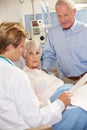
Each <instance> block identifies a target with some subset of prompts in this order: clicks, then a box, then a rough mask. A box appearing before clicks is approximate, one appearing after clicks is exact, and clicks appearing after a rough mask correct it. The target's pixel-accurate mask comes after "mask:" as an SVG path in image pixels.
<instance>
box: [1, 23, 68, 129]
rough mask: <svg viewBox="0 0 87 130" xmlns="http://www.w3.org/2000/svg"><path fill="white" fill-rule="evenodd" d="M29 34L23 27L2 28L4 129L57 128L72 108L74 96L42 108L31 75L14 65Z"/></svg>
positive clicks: (12, 24) (2, 122)
mask: <svg viewBox="0 0 87 130" xmlns="http://www.w3.org/2000/svg"><path fill="white" fill-rule="evenodd" d="M27 36H28V33H27V32H26V30H25V29H24V28H23V26H22V25H21V24H20V23H16V22H3V23H1V24H0V129H1V130H24V129H29V128H32V127H36V126H39V125H42V124H49V125H52V124H55V123H56V122H59V121H60V120H61V118H62V112H63V111H64V109H65V107H66V106H67V105H68V104H70V94H68V93H63V94H62V95H60V96H59V99H57V100H56V101H54V102H53V103H51V104H49V105H47V106H45V107H42V108H40V103H39V100H38V99H37V97H36V95H35V93H34V91H33V90H32V88H31V84H30V80H29V79H28V77H27V75H26V74H25V73H24V72H23V71H22V70H21V69H19V68H18V67H16V66H15V65H14V63H13V61H17V60H19V58H20V56H21V55H22V54H23V52H24V46H25V40H26V38H27Z"/></svg>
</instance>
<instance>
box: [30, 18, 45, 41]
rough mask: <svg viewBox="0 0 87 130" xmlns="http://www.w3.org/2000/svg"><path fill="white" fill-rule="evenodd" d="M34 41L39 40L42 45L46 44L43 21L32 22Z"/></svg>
mask: <svg viewBox="0 0 87 130" xmlns="http://www.w3.org/2000/svg"><path fill="white" fill-rule="evenodd" d="M31 35H32V39H37V40H38V41H40V43H44V42H45V33H44V25H43V21H42V20H31Z"/></svg>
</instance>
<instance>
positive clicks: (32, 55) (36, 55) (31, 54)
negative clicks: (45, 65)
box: [26, 49, 41, 69]
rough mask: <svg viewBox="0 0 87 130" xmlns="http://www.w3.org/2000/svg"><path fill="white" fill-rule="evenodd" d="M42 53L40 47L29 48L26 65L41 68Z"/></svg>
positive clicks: (31, 67)
mask: <svg viewBox="0 0 87 130" xmlns="http://www.w3.org/2000/svg"><path fill="white" fill-rule="evenodd" d="M40 58H41V53H40V50H38V49H31V50H28V51H27V53H26V65H27V66H28V67H29V68H30V69H35V68H39V65H40Z"/></svg>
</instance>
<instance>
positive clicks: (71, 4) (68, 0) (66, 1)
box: [55, 0, 76, 10]
mask: <svg viewBox="0 0 87 130" xmlns="http://www.w3.org/2000/svg"><path fill="white" fill-rule="evenodd" d="M63 4H67V5H68V6H69V8H70V9H71V10H73V9H75V8H76V7H75V4H74V2H72V1H71V0H58V1H57V2H56V5H55V8H57V6H61V5H63Z"/></svg>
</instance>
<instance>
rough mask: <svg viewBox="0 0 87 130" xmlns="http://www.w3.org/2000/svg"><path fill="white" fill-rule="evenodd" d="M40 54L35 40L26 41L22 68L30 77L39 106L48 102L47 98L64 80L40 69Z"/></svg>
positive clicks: (39, 47)
mask: <svg viewBox="0 0 87 130" xmlns="http://www.w3.org/2000/svg"><path fill="white" fill-rule="evenodd" d="M41 54H42V48H41V45H40V43H39V42H38V41H37V40H32V41H30V42H28V43H26V46H25V54H24V57H25V62H26V66H25V67H24V68H23V70H24V71H25V72H26V73H27V75H28V76H29V78H30V81H31V85H32V88H33V90H34V92H35V93H36V95H37V97H38V99H39V101H40V106H43V105H46V104H47V103H48V102H49V100H48V99H49V98H50V97H51V95H53V93H54V92H55V91H56V90H57V88H59V87H60V86H62V85H63V84H64V82H63V81H62V80H61V79H58V78H57V77H56V76H54V75H48V74H47V73H46V72H44V71H42V70H41V69H40V59H41Z"/></svg>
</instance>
